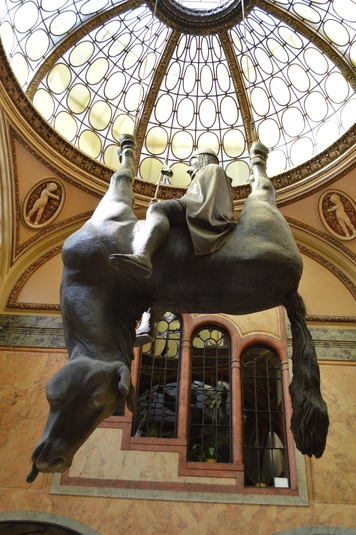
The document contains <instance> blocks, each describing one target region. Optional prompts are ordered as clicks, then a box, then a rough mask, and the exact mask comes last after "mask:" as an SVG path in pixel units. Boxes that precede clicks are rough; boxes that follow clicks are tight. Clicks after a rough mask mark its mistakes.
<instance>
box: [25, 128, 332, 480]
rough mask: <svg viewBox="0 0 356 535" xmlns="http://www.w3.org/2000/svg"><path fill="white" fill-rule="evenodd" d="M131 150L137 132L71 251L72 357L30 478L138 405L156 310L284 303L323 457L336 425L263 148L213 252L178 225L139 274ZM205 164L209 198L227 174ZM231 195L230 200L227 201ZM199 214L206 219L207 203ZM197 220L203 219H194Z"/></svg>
mask: <svg viewBox="0 0 356 535" xmlns="http://www.w3.org/2000/svg"><path fill="white" fill-rule="evenodd" d="M134 154H135V146H134V138H133V136H129V135H124V136H122V139H121V156H120V161H121V166H120V168H119V170H118V171H117V172H116V173H114V175H113V176H112V178H111V182H110V187H109V189H108V192H107V193H106V194H105V196H104V197H103V199H102V201H101V202H100V204H99V205H98V207H97V209H96V210H95V212H94V214H93V216H92V217H91V219H90V220H89V221H88V222H87V223H85V225H84V226H83V227H82V228H81V229H80V230H78V231H77V232H76V233H74V234H73V235H72V236H70V237H69V238H68V239H67V240H66V242H65V244H64V247H63V263H64V271H63V279H62V286H61V311H62V316H63V325H64V332H65V340H66V345H67V349H68V353H69V361H68V363H67V364H65V365H64V366H63V368H62V369H60V370H59V371H58V372H57V373H56V374H55V375H54V376H53V377H52V379H51V380H50V381H49V383H48V386H47V399H48V402H49V404H50V412H49V416H48V419H47V423H46V426H45V429H44V431H43V434H42V437H41V438H40V440H39V442H38V444H37V446H36V447H35V449H34V451H33V454H32V461H33V467H32V471H31V472H30V474H29V476H28V478H27V481H29V482H32V481H33V480H34V478H35V477H36V475H37V474H38V472H39V471H41V472H51V473H54V472H64V471H65V470H66V469H68V468H69V467H70V466H71V463H72V461H73V456H74V455H75V453H76V451H77V450H78V449H79V447H80V446H81V445H82V444H83V443H84V442H85V440H86V439H87V438H88V437H89V435H90V434H91V433H92V432H93V431H94V430H95V428H96V427H97V426H98V425H99V424H100V422H102V421H103V420H104V419H105V418H107V417H108V416H110V415H111V414H112V413H113V411H114V410H115V408H116V407H117V405H118V404H119V403H120V402H124V401H125V402H126V404H127V406H128V408H129V409H130V410H131V411H132V412H134V410H135V407H134V399H135V395H134V388H133V385H132V382H131V377H130V368H131V362H132V359H133V347H134V344H135V337H136V333H135V327H136V323H137V320H139V319H140V318H141V316H142V314H143V313H144V312H145V311H147V310H150V309H151V308H152V309H153V310H171V311H173V312H177V313H205V314H212V313H227V314H235V315H239V314H248V313H252V312H258V311H261V310H266V309H269V308H273V307H276V306H279V305H283V306H284V307H285V308H286V310H287V313H288V316H289V319H290V322H291V327H292V336H293V357H292V359H293V380H292V383H291V385H290V394H291V399H292V408H293V416H292V423H291V428H292V432H293V435H294V438H295V442H296V445H297V448H298V449H299V450H300V451H301V452H302V453H304V454H307V455H309V456H312V455H315V457H320V456H321V455H322V453H323V451H324V448H325V443H326V435H327V430H328V423H329V422H328V415H327V408H326V404H325V402H324V400H323V399H322V397H321V393H320V377H319V367H318V363H317V358H316V353H315V348H314V344H313V341H312V338H311V335H310V333H309V331H308V329H307V327H306V322H305V309H304V305H303V301H302V299H301V297H300V296H299V294H298V292H297V290H298V283H299V280H300V277H301V274H302V260H301V256H300V253H299V251H298V248H297V246H296V243H295V241H294V239H293V236H292V233H291V231H290V229H289V226H288V224H287V222H286V221H285V219H284V217H283V216H282V214H281V213H280V212H279V210H278V208H277V205H276V202H275V197H276V193H275V190H274V188H273V185H272V183H271V181H270V180H269V178H268V177H267V174H266V160H267V154H268V151H267V149H266V148H265V147H264V146H263V145H262V144H261V143H258V142H256V143H254V144H253V146H252V149H251V154H250V160H251V170H252V174H251V179H250V182H251V187H252V193H251V194H250V196H249V197H248V198H247V200H246V202H245V205H244V208H243V210H242V212H241V215H240V217H239V220H238V223H237V224H236V225H235V223H234V222H233V221H232V218H231V214H230V212H229V209H228V210H227V212H226V213H225V214H220V213H217V212H216V211H215V213H214V218H215V219H216V220H217V221H218V222H219V218H220V224H222V227H223V231H222V232H220V234H219V232H218V231H217V232H216V233H217V235H218V240H217V242H218V246H217V247H214V248H212V249H211V250H213V251H214V252H212V253H210V251H208V252H209V253H210V254H202V255H200V254H199V255H196V253H195V250H194V246H193V241H192V238H191V234H190V231H189V228H188V225H187V224H174V225H172V226H171V228H170V229H169V228H168V232H167V231H165V236H164V240H162V239H161V240H158V242H159V243H158V246H157V247H154V248H153V249H152V250H151V251H150V259H149V260H150V262H151V261H152V269H151V267H150V266H149V267H148V268H147V269H146V268H144V269H142V270H141V269H140V267H139V268H138V269H137V266H136V267H135V266H134V264H135V262H136V260H137V255H136V253H137V250H139V249H140V243H141V244H142V239H141V241H140V236H141V237H142V235H145V233H146V235H147V228H148V226H147V222H146V221H138V219H137V218H136V216H135V215H134V213H133V211H132V207H133V203H134V198H133V193H132V183H133V179H134V173H133V161H134ZM194 165H196V163H194V162H192V166H191V169H192V168H194ZM209 166H212V167H211V168H210V171H209V169H207V168H205V171H204V168H203V169H202V170H201V169H200V170H197V169H196V171H197V173H196V176H197V177H198V181H197V184H200V186H199V187H198V188H197V191H196V193H197V195H199V194H201V193H202V190H201V188H202V185H201V182H200V178H199V173H202V172H203V171H204V172H205V174H206V181H208V183H209V176H211V175H210V173H211V172H212V171H213V170H214V172H216V173H218V174H219V176H220V179H222V181H223V182H224V180H225V178H224V176H225V177H226V175H225V173H224V172H223V171H222V170H221V172H220V171H219V172H218V171H217V169H216V168H218V167H219V166H218V165H217V163H216V162H215V163H214V161H213V163H209V161H208V167H209ZM213 168H214V169H213ZM219 169H221V168H219ZM221 173H223V174H221ZM220 179H219V180H218V181H217V182H213V181H212V182H211V185H214V184H215V188H213V190H212V192H211V193H214V194H216V191H215V190H216V187H217V184H221V181H220ZM194 180H195V179H194ZM194 180H193V182H192V184H194ZM205 183H206V182H205ZM225 186H226V183H225ZM192 187H193V186H192ZM203 189H204V188H203ZM226 191H228V190H226ZM230 195H231V194H230ZM203 196H204V195H203ZM213 198H214V195H213ZM165 202H166V201H165ZM226 202H227V204H228V205H229V199H228V200H227V201H226ZM162 204H163V203H162ZM155 210H156V211H157V208H153V212H154V211H155ZM224 210H225V208H224ZM191 213H192V212H190V214H191ZM195 213H196V214H197V215H196V216H195V217H196V218H198V217H200V216H199V210H196V211H195ZM222 215H224V217H220V216H222ZM187 217H188V219H189V217H190V216H189V214H188V209H187ZM204 217H205V216H204ZM204 217H203V219H201V220H200V223H199V224H200V225H203V226H204V225H205V228H204V232H205V233H207V234H209V233H212V232H214V228H213V226H209V225H207V224H206V219H204ZM222 220H223V221H222ZM180 222H182V221H180ZM192 225H193V226H194V225H198V221H197V220H195V221H194V218H193V221H192ZM198 226H199V225H198ZM215 230H216V229H215ZM220 230H221V229H220ZM219 236H223V238H222V239H220V238H219ZM146 243H147V242H146ZM141 249H142V248H141ZM135 255H136V258H135ZM140 258H141V259H142V257H140ZM140 258H139V262H138V264H140V262H141V260H140ZM109 259H110V260H109ZM136 264H137V262H136ZM146 267H147V266H146ZM133 272H136V275H133V274H132V273H133ZM151 273H152V274H151ZM219 273H221V274H222V276H221V278H219V279H218V284H216V282H217V275H218V274H219Z"/></svg>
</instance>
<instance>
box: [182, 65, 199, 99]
mask: <svg viewBox="0 0 356 535" xmlns="http://www.w3.org/2000/svg"><path fill="white" fill-rule="evenodd" d="M196 79H197V74H196V70H195V67H194V65H192V64H191V63H190V64H189V65H188V67H187V68H186V69H185V72H184V78H183V88H184V92H185V93H188V94H189V93H191V92H192V91H193V88H194V86H195V82H196Z"/></svg>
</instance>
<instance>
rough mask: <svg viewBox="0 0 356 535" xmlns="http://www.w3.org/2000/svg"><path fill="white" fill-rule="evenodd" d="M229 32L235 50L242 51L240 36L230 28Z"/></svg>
mask: <svg viewBox="0 0 356 535" xmlns="http://www.w3.org/2000/svg"><path fill="white" fill-rule="evenodd" d="M230 33H231V38H232V42H233V44H234V45H235V46H236V48H237V50H238V51H239V52H242V44H241V39H240V37H239V36H238V35H237V33H236V31H235V30H231V32H230Z"/></svg>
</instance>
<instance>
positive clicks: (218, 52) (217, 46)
mask: <svg viewBox="0 0 356 535" xmlns="http://www.w3.org/2000/svg"><path fill="white" fill-rule="evenodd" d="M212 42H213V50H214V54H215V56H216V57H217V58H218V59H221V55H222V52H221V43H220V40H219V39H218V37H217V36H216V35H213V37H212Z"/></svg>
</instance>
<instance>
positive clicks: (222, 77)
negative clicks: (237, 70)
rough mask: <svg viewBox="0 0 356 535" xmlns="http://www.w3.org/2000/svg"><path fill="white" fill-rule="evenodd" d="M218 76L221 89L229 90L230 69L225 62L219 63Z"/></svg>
mask: <svg viewBox="0 0 356 535" xmlns="http://www.w3.org/2000/svg"><path fill="white" fill-rule="evenodd" d="M216 77H217V79H218V84H219V87H220V89H221V91H224V92H226V91H229V89H230V75H229V71H228V70H227V68H226V67H225V65H224V64H223V63H219V64H218V66H217V67H216Z"/></svg>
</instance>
